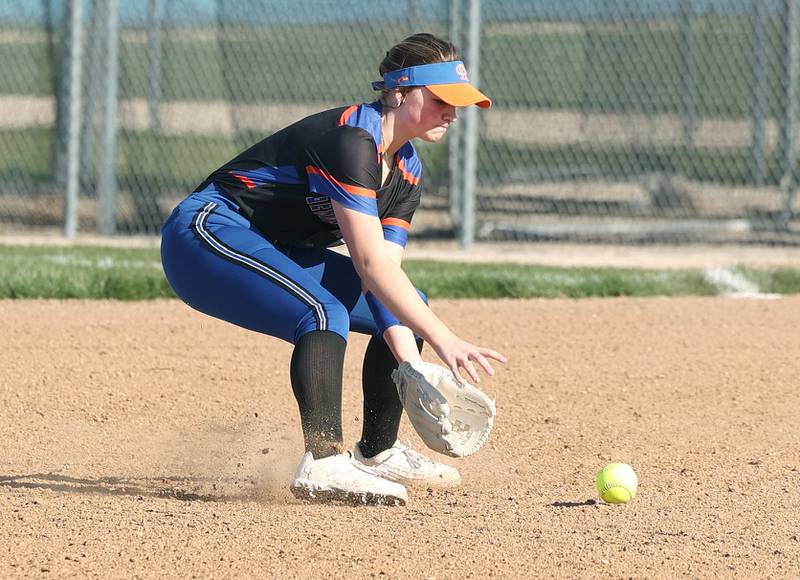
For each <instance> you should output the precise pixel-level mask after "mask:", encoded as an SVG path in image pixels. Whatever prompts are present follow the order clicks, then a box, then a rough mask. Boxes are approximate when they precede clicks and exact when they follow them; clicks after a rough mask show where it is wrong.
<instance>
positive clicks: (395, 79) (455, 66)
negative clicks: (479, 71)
mask: <svg viewBox="0 0 800 580" xmlns="http://www.w3.org/2000/svg"><path fill="white" fill-rule="evenodd" d="M397 87H425V88H427V89H428V90H429V91H430V92H432V93H433V94H434V95H436V96H437V97H439V98H440V99H442V100H443V101H444V102H445V103H447V104H448V105H453V106H454V107H466V106H467V105H478V106H479V107H481V108H482V109H488V108H489V107H491V106H492V100H491V99H490V98H489V97H487V96H486V95H484V94H483V93H482V92H480V91H479V90H478V89H476V88H475V87H473V86H472V85H471V84H469V76H468V75H467V67H465V66H464V63H463V62H461V61H460V60H453V61H449V62H437V63H434V64H422V65H419V66H410V67H408V68H401V69H400V70H393V71H389V72H387V73H386V74H385V75H383V80H382V81H376V82H374V83H372V88H373V89H374V90H376V91H380V90H383V89H396V88H397Z"/></svg>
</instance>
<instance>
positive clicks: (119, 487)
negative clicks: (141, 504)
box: [0, 473, 252, 502]
mask: <svg viewBox="0 0 800 580" xmlns="http://www.w3.org/2000/svg"><path fill="white" fill-rule="evenodd" d="M242 484H252V482H242V481H238V480H236V481H234V480H224V479H208V478H197V477H173V476H164V477H156V478H126V477H101V478H98V479H81V478H77V477H70V476H69V475H62V474H58V473H33V474H30V475H13V476H12V475H0V487H7V488H12V489H48V490H51V491H60V492H66V493H82V494H89V495H91V494H100V495H116V496H131V497H138V498H145V497H154V498H169V499H177V500H180V501H188V502H193V501H203V502H228V501H248V500H250V499H252V493H246V492H245V493H232V494H231V493H227V492H226V491H227V490H228V489H229V488H232V487H237V486H240V485H242ZM219 487H224V488H225V489H226V491H220V490H219V489H218V488H219ZM208 488H210V489H211V492H210V493H209V492H207V491H204V490H206V489H208Z"/></svg>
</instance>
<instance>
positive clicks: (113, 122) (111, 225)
mask: <svg viewBox="0 0 800 580" xmlns="http://www.w3.org/2000/svg"><path fill="white" fill-rule="evenodd" d="M102 1H103V2H104V3H105V4H106V6H105V10H104V14H105V16H106V26H105V28H106V35H105V39H106V46H105V55H106V64H105V68H104V71H103V72H104V73H105V82H104V87H105V91H106V93H105V99H104V101H105V102H104V105H103V135H102V140H101V146H100V177H99V179H98V182H97V195H98V205H97V211H98V216H97V223H98V225H99V229H100V234H101V235H104V236H110V235H112V234H113V233H114V231H115V229H116V219H115V214H116V205H117V203H116V202H117V176H116V164H115V163H116V156H117V155H116V152H117V84H118V80H117V76H118V75H117V72H118V69H119V4H118V0H102Z"/></svg>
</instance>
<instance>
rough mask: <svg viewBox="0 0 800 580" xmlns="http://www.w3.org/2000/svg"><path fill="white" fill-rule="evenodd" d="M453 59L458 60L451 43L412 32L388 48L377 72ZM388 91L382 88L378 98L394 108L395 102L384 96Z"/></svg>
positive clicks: (425, 34) (383, 72)
mask: <svg viewBox="0 0 800 580" xmlns="http://www.w3.org/2000/svg"><path fill="white" fill-rule="evenodd" d="M453 60H460V58H459V56H458V51H456V47H455V46H453V43H451V42H448V41H446V40H442V39H441V38H437V37H436V36H434V35H433V34H429V33H427V32H420V33H418V34H412V35H411V36H409V37H408V38H405V39H403V40H401V41H400V42H398V43H397V44H395V45H394V46H393V47H392V48H390V49H389V51H388V52H387V53H386V56H385V57H384V59H383V60H382V61H381V64H380V65H379V66H378V72H379V73H380V75H381V77H383V75H384V74H386V73H387V72H389V71H393V70H400V69H401V68H406V67H409V66H419V65H421V64H433V63H436V62H450V61H453ZM400 91H401V93H403V94H405V93H406V91H408V88H401V89H400ZM390 92H391V91H390V90H388V89H382V90H381V96H380V100H381V102H382V103H383V104H384V106H388V107H389V108H396V107H397V104H396V103H395V104H390V103H389V102H388V99H387V98H386V97H387V95H388V94H389V93H390Z"/></svg>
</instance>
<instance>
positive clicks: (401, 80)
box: [397, 76, 408, 83]
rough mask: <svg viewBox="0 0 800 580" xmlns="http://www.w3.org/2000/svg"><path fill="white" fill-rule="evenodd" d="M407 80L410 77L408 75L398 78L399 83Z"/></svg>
mask: <svg viewBox="0 0 800 580" xmlns="http://www.w3.org/2000/svg"><path fill="white" fill-rule="evenodd" d="M407 80H408V77H407V76H404V77H400V78H399V79H397V82H399V83H404V82H406V81H407Z"/></svg>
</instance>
